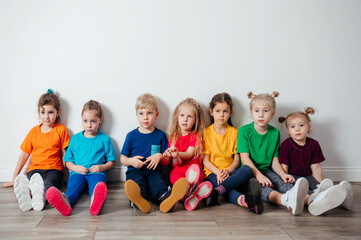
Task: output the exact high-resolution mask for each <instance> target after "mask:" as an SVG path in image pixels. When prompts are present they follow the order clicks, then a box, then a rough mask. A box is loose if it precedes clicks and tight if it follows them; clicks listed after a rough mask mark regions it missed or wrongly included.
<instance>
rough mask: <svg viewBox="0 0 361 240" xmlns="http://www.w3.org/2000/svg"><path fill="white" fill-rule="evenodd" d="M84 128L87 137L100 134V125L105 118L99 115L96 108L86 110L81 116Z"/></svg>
mask: <svg viewBox="0 0 361 240" xmlns="http://www.w3.org/2000/svg"><path fill="white" fill-rule="evenodd" d="M81 118H82V122H83V128H84V136H85V137H87V138H92V137H95V136H96V135H97V134H98V131H99V126H100V124H101V123H102V122H103V118H99V117H98V112H97V111H96V110H90V111H84V112H83V115H82V116H81Z"/></svg>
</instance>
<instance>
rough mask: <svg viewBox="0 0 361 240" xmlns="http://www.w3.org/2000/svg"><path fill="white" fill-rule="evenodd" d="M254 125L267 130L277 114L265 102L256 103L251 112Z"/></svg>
mask: <svg viewBox="0 0 361 240" xmlns="http://www.w3.org/2000/svg"><path fill="white" fill-rule="evenodd" d="M251 114H252V118H253V121H254V124H255V125H256V126H258V127H260V128H265V127H266V126H268V123H269V122H270V121H271V119H272V117H273V115H274V114H275V112H274V111H273V109H272V108H271V107H270V105H269V104H267V102H265V101H256V102H254V103H253V107H252V110H251Z"/></svg>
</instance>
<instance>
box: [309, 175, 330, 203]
mask: <svg viewBox="0 0 361 240" xmlns="http://www.w3.org/2000/svg"><path fill="white" fill-rule="evenodd" d="M332 186H333V182H332V180H331V179H328V178H325V179H323V180H322V182H320V184H318V185H317V188H316V189H315V190H313V194H312V195H311V196H310V198H309V199H308V205H310V204H311V202H312V201H313V200H314V199H315V197H316V196H317V195H318V194H319V193H320V192H323V191H325V190H326V189H329V188H330V187H332Z"/></svg>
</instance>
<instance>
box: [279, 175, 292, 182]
mask: <svg viewBox="0 0 361 240" xmlns="http://www.w3.org/2000/svg"><path fill="white" fill-rule="evenodd" d="M281 178H282V180H283V181H284V182H285V183H288V182H290V183H294V182H295V181H296V180H295V178H294V177H293V176H292V175H290V174H282V176H281Z"/></svg>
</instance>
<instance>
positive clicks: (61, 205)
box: [46, 187, 72, 216]
mask: <svg viewBox="0 0 361 240" xmlns="http://www.w3.org/2000/svg"><path fill="white" fill-rule="evenodd" d="M46 199H47V200H48V202H49V203H50V205H51V206H53V207H54V208H55V209H56V210H58V211H59V212H60V214H61V215H63V216H69V215H70V214H71V211H72V210H71V207H70V206H69V205H68V204H67V203H66V200H65V199H64V198H63V196H62V193H61V192H60V190H59V189H57V188H55V187H50V188H49V189H48V191H46Z"/></svg>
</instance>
